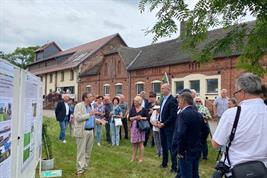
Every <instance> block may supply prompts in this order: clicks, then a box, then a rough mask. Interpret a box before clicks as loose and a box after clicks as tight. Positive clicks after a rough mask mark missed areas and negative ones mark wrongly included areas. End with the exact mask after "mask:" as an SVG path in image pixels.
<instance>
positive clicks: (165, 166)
mask: <svg viewBox="0 0 267 178" xmlns="http://www.w3.org/2000/svg"><path fill="white" fill-rule="evenodd" d="M159 167H160V168H167V167H168V166H167V165H162V164H161V165H160V166H159Z"/></svg>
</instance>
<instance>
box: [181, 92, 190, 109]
mask: <svg viewBox="0 0 267 178" xmlns="http://www.w3.org/2000/svg"><path fill="white" fill-rule="evenodd" d="M189 105H193V97H192V95H191V93H189V92H184V93H182V94H181V95H180V96H179V107H180V108H181V109H183V108H185V107H186V106H189Z"/></svg>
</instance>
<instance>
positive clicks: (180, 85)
mask: <svg viewBox="0 0 267 178" xmlns="http://www.w3.org/2000/svg"><path fill="white" fill-rule="evenodd" d="M183 89H184V81H177V82H175V92H176V94H178V93H180V92H181V91H182V90H183Z"/></svg>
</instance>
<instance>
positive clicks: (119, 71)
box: [118, 61, 121, 74]
mask: <svg viewBox="0 0 267 178" xmlns="http://www.w3.org/2000/svg"><path fill="white" fill-rule="evenodd" d="M118 74H121V61H119V62H118Z"/></svg>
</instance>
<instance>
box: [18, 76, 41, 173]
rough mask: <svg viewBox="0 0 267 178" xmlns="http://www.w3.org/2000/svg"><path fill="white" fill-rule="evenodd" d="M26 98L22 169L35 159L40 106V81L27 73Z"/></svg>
mask: <svg viewBox="0 0 267 178" xmlns="http://www.w3.org/2000/svg"><path fill="white" fill-rule="evenodd" d="M24 82H25V86H26V88H25V95H24V96H25V98H24V125H23V135H24V139H23V163H22V169H25V167H27V165H28V164H29V163H30V162H31V161H33V158H34V154H35V151H36V150H35V147H36V146H38V145H36V141H35V137H34V135H35V132H36V131H37V129H36V128H35V125H36V124H35V122H36V119H37V108H38V106H37V105H38V102H39V101H38V98H39V92H38V89H39V88H38V86H39V83H38V82H39V81H38V78H37V77H35V76H33V75H31V74H27V75H26V76H25V80H24Z"/></svg>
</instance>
